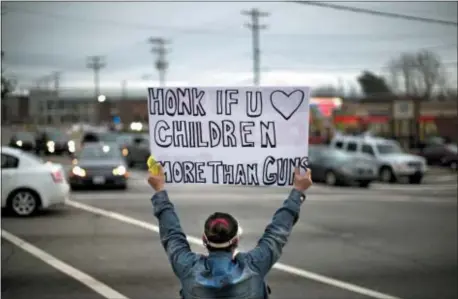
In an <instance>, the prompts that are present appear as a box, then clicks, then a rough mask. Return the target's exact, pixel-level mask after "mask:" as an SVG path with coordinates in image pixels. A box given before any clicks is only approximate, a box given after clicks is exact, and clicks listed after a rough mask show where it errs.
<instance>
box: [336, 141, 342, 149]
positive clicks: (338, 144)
mask: <svg viewBox="0 0 458 299" xmlns="http://www.w3.org/2000/svg"><path fill="white" fill-rule="evenodd" d="M334 147H336V148H343V142H342V141H337V142H336V144H335V145H334Z"/></svg>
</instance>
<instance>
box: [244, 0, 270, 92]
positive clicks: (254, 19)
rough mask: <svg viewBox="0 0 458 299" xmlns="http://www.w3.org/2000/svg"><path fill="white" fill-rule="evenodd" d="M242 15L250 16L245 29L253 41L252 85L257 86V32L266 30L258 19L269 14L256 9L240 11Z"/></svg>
mask: <svg viewBox="0 0 458 299" xmlns="http://www.w3.org/2000/svg"><path fill="white" fill-rule="evenodd" d="M242 15H245V16H250V17H251V23H247V24H245V27H247V28H248V29H250V30H251V33H252V39H253V83H254V85H255V86H259V83H260V80H261V78H260V77H261V71H260V68H261V67H260V64H261V58H260V55H261V50H260V46H259V31H260V30H261V29H266V28H267V26H266V25H261V24H259V18H260V17H268V16H269V13H267V12H261V11H260V10H258V9H257V8H253V9H251V10H249V11H242Z"/></svg>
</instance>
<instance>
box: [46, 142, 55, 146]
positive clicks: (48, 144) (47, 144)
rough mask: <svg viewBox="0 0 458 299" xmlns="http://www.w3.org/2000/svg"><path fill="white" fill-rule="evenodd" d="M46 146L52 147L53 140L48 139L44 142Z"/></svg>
mask: <svg viewBox="0 0 458 299" xmlns="http://www.w3.org/2000/svg"><path fill="white" fill-rule="evenodd" d="M46 146H47V147H54V141H48V142H46Z"/></svg>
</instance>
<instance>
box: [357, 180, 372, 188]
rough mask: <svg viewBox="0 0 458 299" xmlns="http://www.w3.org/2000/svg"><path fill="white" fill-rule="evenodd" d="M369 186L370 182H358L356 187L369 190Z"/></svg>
mask: <svg viewBox="0 0 458 299" xmlns="http://www.w3.org/2000/svg"><path fill="white" fill-rule="evenodd" d="M370 185H371V181H360V182H358V186H360V187H361V188H369V186H370Z"/></svg>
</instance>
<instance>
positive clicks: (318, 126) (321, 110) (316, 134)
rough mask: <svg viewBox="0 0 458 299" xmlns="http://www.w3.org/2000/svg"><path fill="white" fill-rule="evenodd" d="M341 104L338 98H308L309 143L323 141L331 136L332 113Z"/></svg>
mask: <svg viewBox="0 0 458 299" xmlns="http://www.w3.org/2000/svg"><path fill="white" fill-rule="evenodd" d="M341 106H342V99H340V98H311V99H310V138H309V142H310V143H311V144H317V143H324V142H325V141H326V140H327V139H329V138H331V137H332V136H331V135H332V133H331V132H332V130H331V127H332V115H333V112H334V111H335V110H336V109H339V108H340V107H341Z"/></svg>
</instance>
